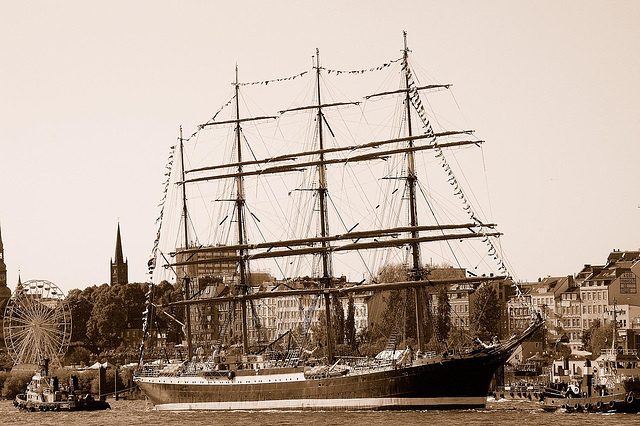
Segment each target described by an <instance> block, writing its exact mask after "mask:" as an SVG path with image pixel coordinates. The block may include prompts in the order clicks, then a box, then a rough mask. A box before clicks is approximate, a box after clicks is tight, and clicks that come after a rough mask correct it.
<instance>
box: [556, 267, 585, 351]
mask: <svg viewBox="0 0 640 426" xmlns="http://www.w3.org/2000/svg"><path fill="white" fill-rule="evenodd" d="M581 310H582V301H581V300H580V288H579V287H578V286H576V285H575V281H574V280H573V278H572V279H571V280H570V284H569V287H568V288H567V289H566V290H565V291H563V292H562V293H561V294H560V307H559V309H558V315H559V319H558V327H559V328H561V329H562V330H563V334H564V335H566V336H567V338H568V339H569V346H570V347H571V349H575V350H578V349H580V347H581V346H582V312H581Z"/></svg>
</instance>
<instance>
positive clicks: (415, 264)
mask: <svg viewBox="0 0 640 426" xmlns="http://www.w3.org/2000/svg"><path fill="white" fill-rule="evenodd" d="M402 35H403V38H404V50H403V59H404V63H405V65H406V67H405V75H404V80H405V89H407V90H406V92H405V93H406V94H405V107H406V110H407V112H406V114H407V133H408V136H409V137H411V136H413V129H412V127H411V98H410V96H411V95H410V91H409V48H408V47H407V32H406V31H403V33H402ZM408 142H409V147H410V148H413V145H414V144H413V139H409V141H408ZM417 180H418V178H417V176H416V166H415V153H414V151H413V150H409V151H408V152H407V183H406V185H407V188H408V189H409V225H410V226H412V227H417V226H418V208H417V205H416V204H417V203H416V183H417ZM418 236H419V233H418V231H417V230H416V229H415V228H414V229H413V230H412V231H411V237H412V238H414V239H417V238H418ZM411 254H412V264H411V272H410V275H411V277H410V279H412V280H419V279H421V277H420V271H421V269H422V264H421V261H420V243H418V242H417V241H416V240H414V242H412V243H411ZM413 291H414V299H415V304H416V340H417V346H418V348H417V349H418V351H422V293H421V292H420V289H419V288H417V287H416V288H414V290H413Z"/></svg>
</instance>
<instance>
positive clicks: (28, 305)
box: [3, 280, 71, 365]
mask: <svg viewBox="0 0 640 426" xmlns="http://www.w3.org/2000/svg"><path fill="white" fill-rule="evenodd" d="M3 324H4V326H3V327H4V341H5V345H6V347H7V352H8V353H9V355H10V356H11V358H12V359H13V361H14V363H15V364H16V365H17V364H36V365H39V364H41V363H42V362H44V360H45V359H48V360H50V361H51V362H52V363H54V364H59V363H60V361H61V359H62V357H63V356H64V355H65V353H66V352H67V349H68V348H69V341H70V340H71V309H70V308H69V304H68V303H67V302H66V301H65V296H64V293H63V292H62V290H60V289H59V288H58V287H57V286H56V285H55V284H53V283H52V282H49V281H44V280H31V281H26V282H25V283H23V284H22V285H19V286H18V288H16V291H15V293H14V294H13V295H12V296H11V298H10V299H9V301H8V302H7V307H6V309H5V311H4V322H3Z"/></svg>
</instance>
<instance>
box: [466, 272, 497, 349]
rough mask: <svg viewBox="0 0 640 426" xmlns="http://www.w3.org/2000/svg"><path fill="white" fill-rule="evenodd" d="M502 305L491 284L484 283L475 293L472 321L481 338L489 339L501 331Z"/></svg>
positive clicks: (471, 313)
mask: <svg viewBox="0 0 640 426" xmlns="http://www.w3.org/2000/svg"><path fill="white" fill-rule="evenodd" d="M500 314H501V307H500V302H499V300H498V296H497V295H496V291H495V289H494V288H493V286H492V285H491V284H483V285H481V286H480V287H478V289H477V290H476V291H475V292H474V293H473V305H472V309H471V312H470V316H471V318H470V321H471V324H472V327H473V329H474V330H475V333H476V334H477V335H478V337H479V338H481V339H484V340H487V339H491V338H492V337H493V336H497V335H498V334H499V333H500Z"/></svg>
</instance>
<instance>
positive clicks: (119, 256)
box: [116, 222, 124, 263]
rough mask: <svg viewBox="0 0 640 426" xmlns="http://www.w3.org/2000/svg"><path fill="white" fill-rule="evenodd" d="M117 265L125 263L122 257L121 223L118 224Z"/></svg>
mask: <svg viewBox="0 0 640 426" xmlns="http://www.w3.org/2000/svg"><path fill="white" fill-rule="evenodd" d="M116 263H124V257H123V255H122V238H121V237H120V222H118V234H117V236H116Z"/></svg>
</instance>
